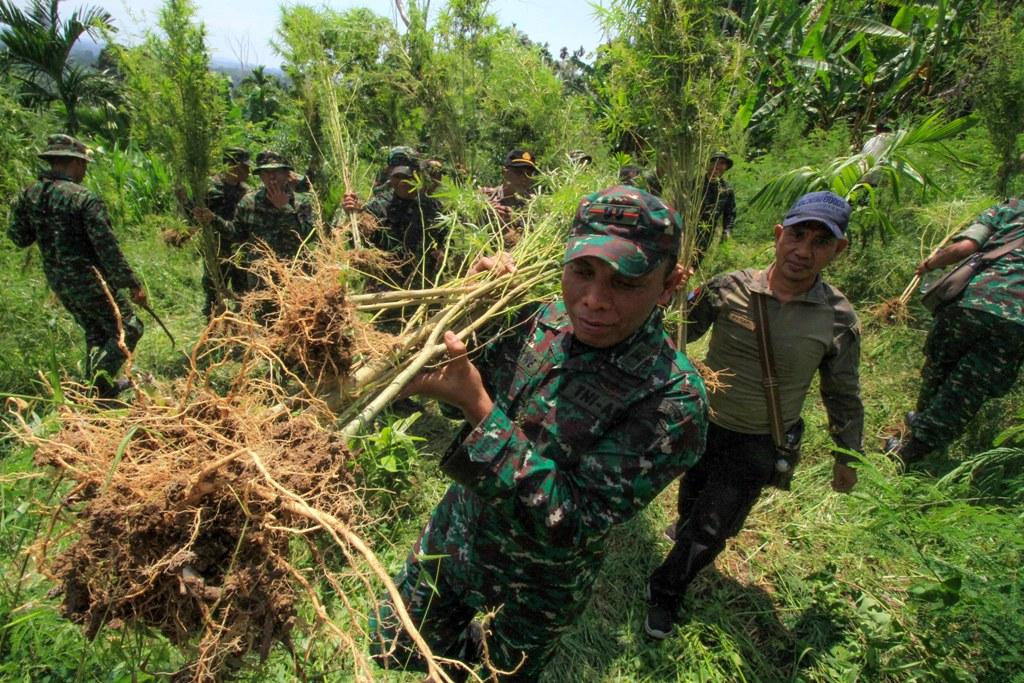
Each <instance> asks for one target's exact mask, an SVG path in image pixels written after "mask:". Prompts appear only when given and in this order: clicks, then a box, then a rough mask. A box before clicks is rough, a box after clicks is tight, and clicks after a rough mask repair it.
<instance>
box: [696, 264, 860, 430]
mask: <svg viewBox="0 0 1024 683" xmlns="http://www.w3.org/2000/svg"><path fill="white" fill-rule="evenodd" d="M756 292H761V293H764V294H767V295H768V297H769V298H768V325H769V329H770V332H771V338H772V350H773V353H774V356H775V370H776V374H777V375H778V379H779V402H780V403H781V404H782V419H783V422H784V423H785V426H786V427H787V428H789V427H790V426H791V425H793V423H795V422H796V421H797V420H798V419H799V418H800V411H801V409H802V408H803V403H804V398H805V397H806V395H807V390H808V389H809V387H810V385H811V380H812V379H813V378H814V373H815V372H818V373H819V374H820V376H821V397H822V400H823V401H824V403H825V409H826V411H827V412H828V421H829V428H830V431H831V433H832V437H833V439H834V440H835V442H836V443H837V444H839V445H840V446H842V447H843V448H848V449H851V450H860V449H861V445H862V439H863V431H864V406H863V404H862V403H861V400H860V380H859V376H858V365H859V362H860V325H859V323H858V322H857V315H856V313H855V312H854V310H853V307H852V306H851V305H850V302H849V301H847V300H846V297H845V296H843V294H842V293H841V292H840V291H839V290H837V289H836V288H835V287H832V286H831V285H828V284H826V283H825V282H823V281H822V280H821V279H820V278H819V279H818V281H817V282H816V283H815V284H814V286H813V287H811V289H810V290H809V291H807V292H806V293H804V294H802V295H800V296H798V297H795V298H793V299H791V300H790V301H789V302H787V303H785V304H783V303H780V302H779V300H778V299H776V298H775V297H774V296H773V295H772V292H771V289H770V287H769V286H768V277H767V271H763V270H753V269H748V270H740V271H735V272H732V273H726V274H724V275H719V276H718V277H716V278H714V279H713V280H711V281H710V282H708V283H707V284H706V285H704V286H703V287H701V288H700V289H697V290H695V291H694V292H693V294H691V300H692V302H693V307H692V309H691V315H690V318H691V321H692V322H691V323H690V324H689V325H688V326H687V339H689V340H693V339H697V338H699V337H700V336H702V335H703V334H704V333H705V332H706V331H707V330H708V328H711V341H710V344H709V347H708V355H707V358H706V359H705V360H704V362H705V364H707V366H708V367H709V368H710V369H712V370H714V371H715V372H718V373H720V376H721V380H722V381H723V382H724V384H725V385H726V388H725V389H722V390H719V391H715V392H712V393H711V394H710V396H709V399H710V403H711V421H712V422H714V423H715V424H717V425H719V426H720V427H725V428H726V429H731V430H733V431H736V432H740V433H743V434H770V433H771V424H770V420H769V417H768V405H767V401H766V399H765V394H764V387H763V386H762V384H761V362H760V359H759V358H760V357H759V353H758V348H757V337H756V335H755V334H754V329H755V326H754V320H755V315H754V312H753V308H752V306H751V296H752V294H754V293H756Z"/></svg>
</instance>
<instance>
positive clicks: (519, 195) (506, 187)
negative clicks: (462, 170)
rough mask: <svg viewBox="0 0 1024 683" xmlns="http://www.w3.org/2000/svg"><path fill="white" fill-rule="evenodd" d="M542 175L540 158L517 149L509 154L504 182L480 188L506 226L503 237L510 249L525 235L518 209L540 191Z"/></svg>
mask: <svg viewBox="0 0 1024 683" xmlns="http://www.w3.org/2000/svg"><path fill="white" fill-rule="evenodd" d="M539 174H540V169H539V168H537V157H535V156H534V155H533V153H532V152H529V151H527V150H524V149H513V150H510V151H509V153H508V154H506V155H505V164H504V166H503V167H502V170H501V185H495V186H494V187H481V188H480V191H481V192H482V193H483V195H484V197H486V198H487V202H488V203H489V204H490V205H491V208H492V209H493V210H494V213H495V214H496V215H497V217H498V221H499V222H500V223H501V226H502V227H503V228H504V229H505V233H504V235H503V236H502V239H503V242H504V246H505V248H506V249H511V248H512V247H514V246H515V245H516V243H517V242H518V241H519V238H520V237H522V229H523V222H522V220H520V219H519V218H518V217H517V216H516V215H515V212H516V211H517V210H519V209H521V208H523V207H524V206H526V202H527V201H529V199H530V197H532V196H533V195H534V194H535V193H536V191H537V176H538V175H539Z"/></svg>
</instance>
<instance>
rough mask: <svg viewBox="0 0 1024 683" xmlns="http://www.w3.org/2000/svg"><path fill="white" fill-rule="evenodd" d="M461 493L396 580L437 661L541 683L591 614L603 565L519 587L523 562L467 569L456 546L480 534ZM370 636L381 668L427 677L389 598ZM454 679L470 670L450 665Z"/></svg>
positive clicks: (445, 504)
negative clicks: (566, 637) (565, 639)
mask: <svg viewBox="0 0 1024 683" xmlns="http://www.w3.org/2000/svg"><path fill="white" fill-rule="evenodd" d="M456 486H457V485H456ZM454 489H455V487H453V488H451V489H449V491H448V494H447V495H446V496H445V498H444V500H442V501H441V503H439V504H438V506H437V507H436V508H435V509H434V512H433V513H432V514H431V518H430V521H429V522H428V524H427V526H426V528H424V530H423V533H422V534H421V536H420V538H419V540H418V541H417V542H416V544H415V545H414V546H413V549H412V552H411V553H410V555H409V557H408V559H407V560H406V563H405V566H404V567H403V569H402V571H401V572H400V573H399V574H398V576H397V577H395V584H396V585H397V586H398V590H399V593H400V594H401V596H402V602H403V604H404V605H405V608H406V609H407V610H408V612H409V616H410V617H411V619H412V621H413V623H415V624H416V625H417V627H418V629H419V631H420V634H421V635H422V636H423V638H424V640H425V641H426V642H427V644H428V645H429V646H430V648H431V651H432V652H433V654H434V655H435V656H437V657H445V658H451V659H457V660H459V661H461V662H463V663H465V664H466V665H467V666H469V667H474V668H475V667H478V666H480V665H481V664H483V665H484V666H485V667H486V668H490V669H493V670H496V671H506V672H511V671H514V672H515V673H514V674H512V675H506V676H500V679H499V680H501V681H516V682H519V681H536V680H537V679H538V678H539V677H540V674H541V672H542V671H543V670H544V667H545V665H546V664H547V663H548V661H549V660H550V659H551V656H552V655H553V654H554V651H555V646H556V645H557V644H558V640H559V638H560V637H561V635H562V634H563V633H565V632H566V631H567V630H568V629H569V627H570V626H571V625H572V623H573V622H574V621H575V620H576V619H577V617H579V615H580V614H581V613H582V612H583V609H584V607H585V606H586V602H587V596H588V595H589V594H590V589H591V587H592V586H593V583H594V580H595V579H596V577H597V569H598V567H594V568H593V571H583V572H576V573H575V574H574V575H573V576H572V578H571V579H569V580H568V581H563V580H560V579H559V577H558V576H557V575H554V574H553V575H551V577H550V580H548V581H544V580H542V579H539V578H537V579H533V580H529V581H526V582H522V583H519V582H514V581H510V580H509V579H508V577H507V575H505V576H503V574H505V571H503V569H502V566H503V565H504V569H507V568H508V565H512V564H517V563H519V559H518V558H513V557H505V558H502V559H503V560H504V561H502V559H498V560H497V561H496V562H494V563H491V564H488V563H487V562H479V563H468V564H467V563H466V562H465V561H464V560H465V558H466V553H463V552H461V551H460V550H459V549H458V548H454V547H453V546H452V542H453V539H467V538H469V539H471V538H472V537H473V531H474V530H473V529H472V528H466V527H465V525H464V522H465V517H462V515H461V512H460V511H459V510H456V509H455V501H456V498H457V496H456V495H455V493H454ZM488 613H493V614H494V616H493V617H490V618H488V619H486V620H485V621H484V622H483V626H482V627H481V622H474V617H477V616H478V615H485V614H488ZM485 631H486V635H485V634H484V632H485ZM370 633H371V637H372V638H373V643H372V645H371V654H372V655H373V657H374V659H375V660H376V661H377V663H378V664H379V665H380V666H382V667H385V668H389V669H401V670H406V671H426V663H425V661H424V660H423V658H422V657H421V656H420V654H419V652H418V651H417V650H416V647H415V645H414V644H413V642H412V639H411V638H410V637H409V635H408V634H407V633H406V632H405V631H404V630H403V629H402V627H401V625H400V623H399V620H398V618H397V616H396V614H395V606H394V604H393V603H392V602H391V600H390V598H388V597H387V596H384V598H383V599H382V600H381V602H380V604H379V605H378V607H377V610H376V612H375V613H374V614H373V615H372V616H371V618H370ZM446 673H448V675H449V676H451V677H452V678H453V680H456V681H463V680H466V678H467V675H468V674H467V673H466V669H465V668H461V667H454V666H453V667H446ZM484 677H485V678H486V674H485V675H484Z"/></svg>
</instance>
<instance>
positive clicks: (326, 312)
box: [241, 255, 356, 383]
mask: <svg viewBox="0 0 1024 683" xmlns="http://www.w3.org/2000/svg"><path fill="white" fill-rule="evenodd" d="M317 260H318V262H317V263H316V264H315V267H311V265H310V264H309V263H308V262H306V261H303V260H302V259H298V260H295V261H286V260H281V259H277V258H274V257H272V256H270V255H266V256H265V257H264V258H262V259H260V260H259V261H257V262H256V263H254V264H253V266H252V268H253V272H255V273H256V275H257V276H258V279H259V281H260V282H262V283H263V285H264V286H262V287H259V288H257V289H256V290H255V291H252V292H250V293H249V294H247V295H246V296H245V297H244V298H243V300H242V307H241V314H242V316H243V317H244V318H247V319H252V320H258V321H260V322H261V323H262V329H261V330H260V335H259V336H260V337H261V339H260V343H261V344H262V345H264V346H265V347H266V348H268V349H269V350H270V351H271V352H272V353H273V354H275V355H276V356H277V357H278V358H280V360H281V361H282V362H283V363H284V364H285V365H286V366H287V367H288V368H289V369H291V370H292V371H294V372H298V373H300V374H301V376H302V377H303V379H307V380H312V381H313V382H314V383H322V382H325V381H334V380H336V379H337V378H340V377H344V376H346V375H347V374H348V372H349V369H350V368H351V367H352V355H353V342H352V330H353V327H354V326H355V325H356V315H355V311H354V310H353V309H352V307H351V305H349V303H348V300H347V295H346V290H345V284H344V280H345V272H344V271H345V268H344V266H343V265H341V264H339V263H334V264H332V263H329V262H327V261H326V259H323V258H318V259H317Z"/></svg>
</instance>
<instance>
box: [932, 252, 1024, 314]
mask: <svg viewBox="0 0 1024 683" xmlns="http://www.w3.org/2000/svg"><path fill="white" fill-rule="evenodd" d="M1021 246H1024V236H1021V237H1018V238H1017V239H1015V240H1012V241H1010V242H1008V243H1006V244H1004V245H1003V246H1001V247H999V248H998V249H993V250H992V251H989V252H986V251H978V252H975V253H973V254H971V255H970V256H968V257H967V258H965V259H964V260H963V261H961V262H960V263H958V264H957V265H956V267H955V268H953V270H951V271H949V272H948V273H946V274H945V275H943V276H942V277H941V278H939V279H938V280H936V281H935V282H934V283H933V284H932V285H931V286H929V287H928V289H926V290H925V292H924V295H923V296H922V297H921V303H922V304H923V305H924V307H925V308H927V309H928V312H929V313H931V314H933V315H934V314H935V312H936V311H938V310H939V309H940V308H942V306H944V305H945V304H949V303H952V302H954V301H956V300H957V299H959V298H960V295H961V294H963V293H964V290H965V289H967V285H969V284H970V283H971V280H972V279H974V276H975V275H977V274H978V271H980V270H981V269H983V268H985V267H986V266H987V265H988V264H990V263H992V262H993V261H996V260H998V259H1000V258H1002V257H1003V256H1005V255H1006V254H1009V253H1010V252H1011V251H1013V250H1014V249H1018V248H1020V247H1021Z"/></svg>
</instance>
